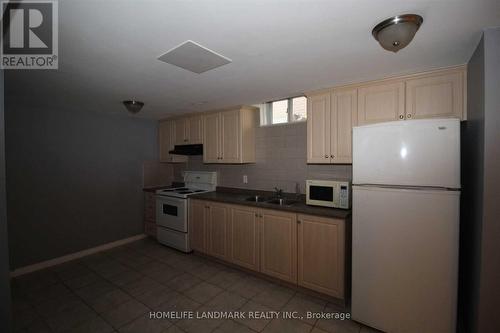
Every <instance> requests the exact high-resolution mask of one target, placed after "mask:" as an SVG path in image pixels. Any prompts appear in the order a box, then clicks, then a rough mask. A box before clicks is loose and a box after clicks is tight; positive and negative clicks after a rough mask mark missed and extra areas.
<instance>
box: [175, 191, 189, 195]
mask: <svg viewBox="0 0 500 333" xmlns="http://www.w3.org/2000/svg"><path fill="white" fill-rule="evenodd" d="M177 193H179V194H189V193H193V191H177Z"/></svg>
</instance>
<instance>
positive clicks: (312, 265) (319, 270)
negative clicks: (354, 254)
mask: <svg viewBox="0 0 500 333" xmlns="http://www.w3.org/2000/svg"><path fill="white" fill-rule="evenodd" d="M297 219H298V222H299V223H298V226H299V227H298V284H299V285H300V286H303V287H306V288H309V289H313V290H316V291H318V292H321V293H324V294H327V295H331V296H334V297H337V298H344V276H345V269H344V267H345V236H344V235H345V221H344V220H339V219H331V218H323V217H317V216H310V215H298V217H297Z"/></svg>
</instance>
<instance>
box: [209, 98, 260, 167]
mask: <svg viewBox="0 0 500 333" xmlns="http://www.w3.org/2000/svg"><path fill="white" fill-rule="evenodd" d="M256 123H257V108H254V107H242V108H239V109H234V110H226V111H220V112H211V113H207V114H205V115H204V116H203V132H204V140H203V162H204V163H234V164H236V163H255V126H256Z"/></svg>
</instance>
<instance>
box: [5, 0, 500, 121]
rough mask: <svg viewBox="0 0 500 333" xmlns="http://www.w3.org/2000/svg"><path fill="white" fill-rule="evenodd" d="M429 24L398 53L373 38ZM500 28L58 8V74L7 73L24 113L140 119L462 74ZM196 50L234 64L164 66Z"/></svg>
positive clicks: (473, 3) (303, 12)
mask: <svg viewBox="0 0 500 333" xmlns="http://www.w3.org/2000/svg"><path fill="white" fill-rule="evenodd" d="M403 13H416V14H420V15H421V16H423V18H424V23H423V25H422V27H421V28H420V30H419V31H418V33H417V35H416V36H415V39H414V40H413V42H412V43H411V44H410V45H409V46H408V47H407V48H405V49H403V50H401V51H399V52H398V53H396V54H394V53H391V52H388V51H385V50H383V49H382V47H380V46H379V45H378V44H377V42H376V41H375V40H374V39H373V38H372V36H371V30H372V28H373V26H374V25H376V24H377V23H378V22H379V21H381V20H383V19H385V18H388V17H390V16H393V15H396V14H403ZM499 25H500V1H498V0H404V1H403V0H377V1H374V0H358V1H352V0H342V1H340V0H329V1H328V0H326V1H316V0H304V1H284V0H281V1H279V0H228V1H223V0H217V1H214V0H212V1H209V0H206V1H203V0H197V1H194V0H178V1H170V0H163V1H162V0H157V1H138V0H136V1H134V0H105V1H103V0H99V1H97V0H85V1H82V0H59V36H60V40H59V61H60V63H59V70H57V71H40V70H38V71H35V70H31V71H8V73H6V94H7V96H8V97H9V98H10V100H11V101H15V103H27V104H34V105H44V106H46V107H64V108H68V109H72V108H89V109H91V108H92V109H95V110H100V111H105V112H112V113H124V112H126V111H125V108H124V107H123V105H121V104H120V101H122V100H125V99H131V98H136V99H138V100H141V101H144V102H145V103H146V105H145V107H144V109H143V110H142V111H141V112H140V113H139V114H138V115H137V116H139V117H148V118H160V117H164V116H168V115H170V114H179V113H184V112H191V111H201V110H209V109H213V108H219V107H226V106H231V105H237V104H254V103H259V102H263V101H269V100H273V99H278V98H282V97H288V96H294V95H297V94H300V93H301V92H304V91H308V90H313V89H318V88H323V87H328V86H333V85H338V84H343V83H349V82H356V81H362V80H367V79H376V78H380V77H384V76H389V75H393V74H398V73H408V72H414V71H421V70H426V69H431V68H436V67H443V66H450V65H457V64H463V63H466V62H467V61H468V59H469V58H470V56H471V54H472V52H473V50H474V48H475V47H476V45H477V43H478V41H479V38H480V34H481V30H482V29H483V28H485V27H490V26H499ZM186 40H193V41H195V42H197V43H200V44H201V45H203V46H205V47H208V48H210V49H212V50H214V51H215V52H218V53H220V54H222V55H224V56H226V57H228V58H230V59H232V60H233V62H232V63H230V64H228V65H226V66H222V67H220V68H216V69H214V70H211V71H208V72H205V73H202V74H195V73H192V72H189V71H186V70H184V69H182V68H178V67H175V66H172V65H169V64H165V63H163V62H160V61H159V60H157V58H158V57H159V56H160V55H161V54H163V53H165V52H166V51H167V50H169V49H171V48H172V47H174V46H176V45H179V44H181V43H182V42H184V41H186Z"/></svg>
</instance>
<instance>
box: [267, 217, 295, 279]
mask: <svg viewBox="0 0 500 333" xmlns="http://www.w3.org/2000/svg"><path fill="white" fill-rule="evenodd" d="M260 214H261V215H262V217H261V225H260V229H261V242H260V269H261V272H262V273H264V274H268V275H270V276H274V277H276V278H278V279H281V280H285V281H288V282H293V283H297V218H296V215H295V214H290V213H285V212H281V211H275V210H267V209H266V210H261V213H260Z"/></svg>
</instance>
